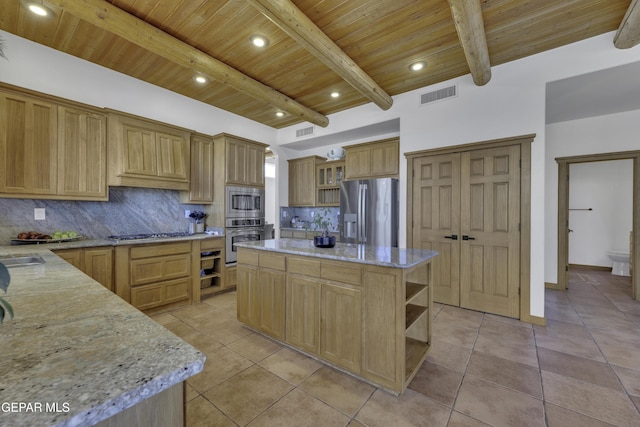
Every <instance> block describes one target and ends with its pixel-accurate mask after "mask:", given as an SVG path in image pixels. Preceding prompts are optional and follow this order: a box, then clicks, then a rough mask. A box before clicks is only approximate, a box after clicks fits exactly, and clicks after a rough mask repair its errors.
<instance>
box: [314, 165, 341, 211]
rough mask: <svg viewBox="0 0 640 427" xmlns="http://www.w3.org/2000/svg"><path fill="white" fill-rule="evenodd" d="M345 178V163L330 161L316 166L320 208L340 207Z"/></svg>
mask: <svg viewBox="0 0 640 427" xmlns="http://www.w3.org/2000/svg"><path fill="white" fill-rule="evenodd" d="M343 177H344V161H329V162H327V163H325V164H320V165H317V166H316V188H317V192H318V197H317V203H316V204H317V205H318V206H340V182H341V181H342V179H343Z"/></svg>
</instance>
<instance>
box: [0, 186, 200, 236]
mask: <svg viewBox="0 0 640 427" xmlns="http://www.w3.org/2000/svg"><path fill="white" fill-rule="evenodd" d="M179 197H180V196H179V192H178V191H175V190H161V189H150V188H134V187H111V188H109V201H107V202H86V201H71V200H33V199H7V198H0V245H9V244H10V242H11V239H12V238H15V237H16V236H17V235H18V233H21V232H23V231H29V230H35V231H38V232H41V233H45V234H51V233H53V232H54V231H55V230H75V231H77V232H78V234H80V235H82V236H85V237H88V238H105V237H107V236H110V235H114V234H134V233H156V232H157V233H169V232H175V231H187V230H188V228H189V220H188V219H187V218H185V217H184V211H185V209H189V210H204V207H203V206H202V205H191V204H190V205H184V204H181V203H180V199H179ZM34 208H44V209H45V216H46V218H45V220H42V221H36V220H34Z"/></svg>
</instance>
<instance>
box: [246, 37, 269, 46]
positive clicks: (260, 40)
mask: <svg viewBox="0 0 640 427" xmlns="http://www.w3.org/2000/svg"><path fill="white" fill-rule="evenodd" d="M250 40H251V43H253V45H254V46H256V47H266V46H267V45H268V44H269V40H267V38H266V37H263V36H257V35H256V36H251V38H250Z"/></svg>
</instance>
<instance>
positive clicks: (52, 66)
mask: <svg viewBox="0 0 640 427" xmlns="http://www.w3.org/2000/svg"><path fill="white" fill-rule="evenodd" d="M0 37H2V39H4V41H5V42H6V43H5V45H6V48H5V55H6V56H7V57H8V58H9V59H8V60H5V59H2V58H0V81H2V82H4V83H9V84H12V85H15V86H20V87H24V88H28V89H31V90H34V91H38V92H43V93H47V94H50V95H55V96H59V97H61V98H65V99H71V100H74V101H78V102H82V103H85V104H89V105H94V106H97V107H105V108H111V109H114V110H118V111H123V112H127V113H131V114H136V115H139V116H142V117H147V118H150V119H154V120H158V121H162V122H165V123H171V124H174V125H177V126H182V127H184V128H187V129H191V130H195V131H198V132H202V133H204V134H208V135H214V134H217V133H220V132H227V133H231V134H234V135H238V136H242V137H245V138H249V139H253V140H256V141H260V142H264V143H265V144H273V143H275V141H276V136H277V133H276V131H275V129H273V128H271V127H269V126H265V125H262V124H260V123H257V122H255V121H253V120H248V119H245V118H243V117H241V116H238V115H236V114H232V113H229V112H226V111H224V110H221V109H219V108H216V107H212V106H210V105H208V104H204V103H202V102H198V101H194V100H192V99H190V98H187V97H185V96H182V95H179V94H177V93H175V92H171V91H168V90H165V89H162V88H160V87H158V86H154V85H151V84H149V83H146V82H143V81H141V80H137V79H134V78H132V77H129V76H127V75H125V74H121V73H117V72H114V71H112V70H109V69H107V68H104V67H101V66H98V65H95V64H92V63H90V62H87V61H85V60H82V59H79V58H76V57H74V56H71V55H67V54H64V53H61V52H59V51H56V50H54V49H50V48H48V47H46V46H43V45H40V44H37V43H34V42H31V41H29V40H26V39H23V38H21V37H17V36H15V35H13V34H11V33H7V32H5V31H2V30H0ZM185 78H187V79H190V78H191V76H185Z"/></svg>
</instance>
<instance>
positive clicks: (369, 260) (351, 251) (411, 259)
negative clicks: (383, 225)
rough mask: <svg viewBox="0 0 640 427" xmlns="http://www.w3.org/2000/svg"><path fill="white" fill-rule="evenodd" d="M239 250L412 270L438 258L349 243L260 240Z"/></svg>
mask: <svg viewBox="0 0 640 427" xmlns="http://www.w3.org/2000/svg"><path fill="white" fill-rule="evenodd" d="M236 246H237V247H242V248H250V249H257V250H262V251H271V252H281V253H286V254H292V255H303V256H312V257H318V258H326V259H334V260H338V261H347V262H356V263H360V264H372V265H381V266H386V267H396V268H411V267H414V266H416V265H418V264H420V263H422V262H424V261H427V260H430V259H431V258H433V257H435V256H436V255H438V252H436V251H428V250H424V249H400V248H391V247H387V246H365V245H355V244H349V243H336V246H335V247H333V248H316V247H315V246H313V242H312V241H311V240H303V239H271V240H260V241H257V242H243V243H236Z"/></svg>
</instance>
